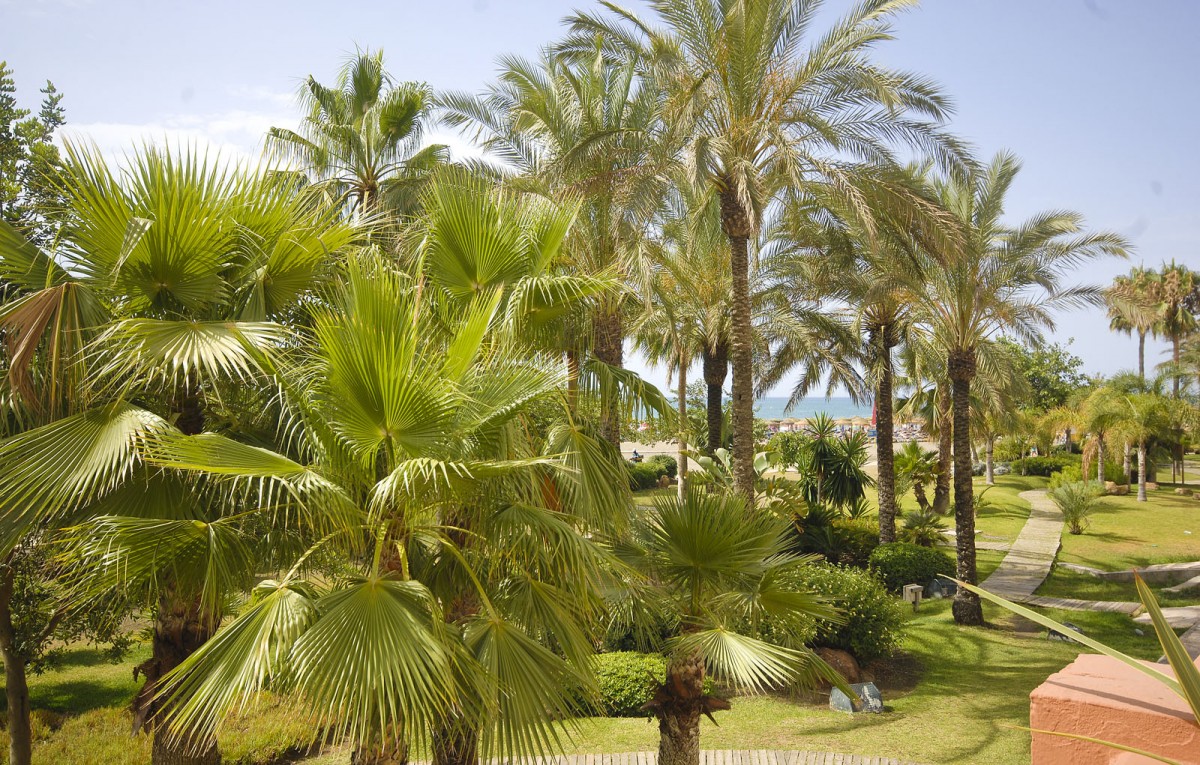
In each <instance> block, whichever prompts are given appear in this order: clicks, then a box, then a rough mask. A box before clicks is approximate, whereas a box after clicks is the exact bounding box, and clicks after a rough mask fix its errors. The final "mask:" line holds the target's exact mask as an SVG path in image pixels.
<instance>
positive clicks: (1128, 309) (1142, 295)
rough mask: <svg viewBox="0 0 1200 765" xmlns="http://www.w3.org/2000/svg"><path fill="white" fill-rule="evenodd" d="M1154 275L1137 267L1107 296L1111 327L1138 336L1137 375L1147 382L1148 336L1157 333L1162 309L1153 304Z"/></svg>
mask: <svg viewBox="0 0 1200 765" xmlns="http://www.w3.org/2000/svg"><path fill="white" fill-rule="evenodd" d="M1154 287H1155V280H1154V273H1153V271H1149V270H1147V269H1146V268H1144V267H1142V266H1136V267H1134V268H1133V269H1131V270H1130V271H1129V274H1128V275H1122V276H1118V277H1117V278H1116V279H1114V280H1113V284H1112V286H1111V287H1109V289H1108V291H1107V292H1106V293H1105V301H1106V302H1107V303H1108V317H1109V320H1110V323H1109V326H1110V327H1111V328H1112V329H1114V330H1116V331H1118V332H1124V333H1126V334H1129V333H1134V332H1136V333H1137V337H1138V374H1139V375H1141V377H1142V379H1143V380H1144V379H1146V335H1148V334H1150V333H1151V332H1153V331H1154V327H1155V326H1156V324H1157V323H1158V320H1159V314H1160V311H1159V306H1158V304H1157V303H1156V302H1155V300H1154Z"/></svg>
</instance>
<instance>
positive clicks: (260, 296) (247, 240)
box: [0, 144, 354, 764]
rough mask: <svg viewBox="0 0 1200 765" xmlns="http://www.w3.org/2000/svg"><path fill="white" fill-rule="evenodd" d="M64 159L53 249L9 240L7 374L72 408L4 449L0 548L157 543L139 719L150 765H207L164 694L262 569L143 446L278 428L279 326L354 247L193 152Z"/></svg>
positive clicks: (213, 752)
mask: <svg viewBox="0 0 1200 765" xmlns="http://www.w3.org/2000/svg"><path fill="white" fill-rule="evenodd" d="M67 158H68V161H67V163H66V166H65V168H64V170H63V175H62V177H61V178H59V179H58V180H57V183H58V185H59V188H60V189H61V191H62V194H63V195H64V199H65V200H66V202H67V204H68V207H69V210H70V216H69V219H68V222H67V223H66V225H65V227H64V229H63V235H62V239H61V241H60V249H59V250H58V251H56V252H55V253H53V254H51V253H47V252H44V251H42V250H40V249H38V248H37V247H34V246H32V245H29V244H27V243H22V242H20V241H19V239H18V238H17V237H15V236H14V235H13V233H12V232H11V231H8V232H7V233H6V235H5V236H4V237H2V238H0V240H2V246H0V270H2V271H3V274H4V277H5V278H6V279H8V280H9V281H11V282H13V283H15V284H18V285H20V286H21V287H22V288H24V289H25V290H27V292H26V294H25V295H24V296H23V297H21V298H19V299H18V300H17V301H16V302H15V303H13V304H11V305H9V306H7V307H6V309H5V315H6V321H7V322H8V323H9V326H11V327H19V328H20V333H21V337H22V342H21V344H20V346H19V347H18V349H17V352H16V353H15V354H14V355H13V356H12V359H11V362H12V367H11V370H10V381H11V382H12V383H13V385H14V387H15V389H16V390H17V391H19V394H20V395H22V396H25V395H27V391H29V390H30V389H31V385H30V380H31V376H30V371H29V370H30V368H31V363H32V361H33V359H34V358H35V357H36V356H37V355H38V354H39V353H46V354H49V355H50V360H49V367H50V369H51V370H54V369H59V370H61V371H59V372H55V373H54V374H55V383H54V384H55V385H61V391H66V390H69V389H70V388H72V387H73V386H75V385H79V388H78V389H79V390H80V391H81V393H80V394H79V397H78V400H77V401H76V402H75V403H74V405H73V406H72V407H70V408H64V407H59V405H57V404H52V405H51V408H50V409H49V410H48V411H49V412H51V413H52V416H51V417H50V418H49V421H47V422H46V424H44V425H42V426H40V427H37V428H33V429H31V430H28V431H26V432H23V433H20V434H18V435H16V436H15V437H13V438H11V439H9V440H7V441H5V442H4V443H3V444H2V445H0V464H2V465H3V466H4V469H3V476H4V477H3V479H0V482H2V483H3V488H2V489H0V491H2V492H3V495H4V496H5V497H6V498H7V502H9V503H10V504H9V507H8V512H6V513H5V514H4V516H3V520H2V521H0V546H2V547H3V549H4V550H9V549H11V548H12V545H13V544H14V542H15V541H16V540H17V539H19V538H20V537H21V536H23V535H24V534H25V533H27V532H28V530H29V529H31V528H35V527H40V526H42V525H45V526H48V527H49V528H51V529H53V528H55V527H56V525H57V524H61V523H64V522H66V520H67V519H70V522H72V523H74V524H76V525H77V526H78V528H79V529H81V531H80V532H78V534H77V535H76V539H77V542H78V543H79V544H84V543H85V541H86V539H87V538H88V532H92V531H94V532H95V533H96V534H98V535H103V536H105V537H106V538H108V539H119V538H124V537H126V536H136V535H138V534H150V535H152V537H153V538H154V539H156V547H155V549H156V550H157V551H158V552H157V557H155V559H154V560H153V561H152V562H151V563H149V564H148V565H147V568H145V569H143V570H142V571H141V572H140V573H141V574H142V575H144V576H143V579H142V580H141V582H140V584H142V585H144V588H143V589H138V588H130V589H129V591H130V592H131V593H137V594H144V595H145V597H146V598H147V599H149V600H150V602H153V603H154V604H155V608H154V614H155V621H154V639H153V651H152V655H151V658H150V659H149V660H148V661H146V662H144V663H143V664H141V665H139V667H138V668H137V671H138V672H139V673H140V674H142V675H144V676H145V678H146V683H145V685H144V686H143V688H142V690H141V691H140V692H139V693H138V696H137V697H136V699H135V702H134V707H135V721H136V722H137V724H138V725H139V726H141V725H145V726H146V727H148V728H150V729H152V730H153V731H154V734H155V735H154V743H153V759H154V762H155V763H156V764H157V763H162V762H171V763H209V762H215V761H218V760H219V754H218V752H217V749H216V742H215V739H212V738H208V737H203V736H201V737H198V738H190V739H186V740H180V739H175V738H172V737H169V736H166V735H164V734H163V732H162V728H161V724H160V723H161V719H162V717H163V716H164V715H165V714H166V713H168V711H169V709H168V707H167V706H166V705H164V704H163V702H162V701H161V699H159V698H158V697H157V692H158V690H159V688H160V681H161V678H162V677H163V676H164V675H166V674H167V673H169V672H170V671H171V670H172V669H173V668H174V667H176V666H177V665H178V664H179V663H180V662H182V661H183V660H184V659H185V658H186V657H187V656H188V655H189V654H190V653H191V652H193V651H194V650H195V649H196V648H197V647H198V646H200V645H201V644H203V643H204V642H205V641H206V640H207V639H208V637H209V636H210V635H211V634H212V632H213V631H214V630H215V629H216V626H217V624H218V623H219V621H220V618H221V616H222V611H221V608H222V601H223V599H224V597H225V595H226V594H228V593H230V592H236V591H237V590H238V589H239V588H241V587H243V586H246V585H248V584H249V583H250V581H251V580H252V577H253V575H254V573H255V570H256V569H255V568H254V565H253V561H255V560H256V559H269V557H270V554H271V553H270V551H269V549H267V550H264V549H259V550H257V551H255V552H254V553H253V554H251V551H250V549H249V545H248V542H247V541H246V540H245V539H239V538H237V531H236V530H234V528H232V527H236V526H237V522H236V521H229V520H228V517H229V516H230V514H236V511H237V508H236V507H232V506H230V505H229V504H228V503H225V502H223V501H222V498H221V497H219V496H215V495H213V494H211V493H207V492H205V491H203V490H202V488H199V487H190V486H188V485H186V484H184V483H182V482H180V481H178V480H174V479H172V478H170V477H164V476H160V475H158V474H157V473H156V472H154V471H151V470H149V469H148V468H147V467H146V465H145V463H144V460H143V459H142V454H141V448H142V447H143V446H144V445H145V444H146V443H148V441H149V439H150V438H151V437H152V436H159V435H165V434H168V433H192V434H194V433H199V432H201V431H202V430H204V428H205V427H206V423H208V422H210V421H211V419H212V416H213V415H214V414H216V413H217V412H219V411H220V408H221V407H222V406H223V405H224V402H226V401H229V400H232V399H233V398H236V397H238V396H245V397H246V398H248V399H250V400H255V398H256V397H257V399H258V400H255V403H254V406H255V408H256V409H257V410H258V411H264V410H265V412H266V415H265V417H266V418H269V416H270V413H271V408H270V407H269V406H268V405H266V402H267V400H268V399H269V392H267V391H263V390H262V389H260V388H257V387H256V386H255V384H254V380H255V377H256V372H257V369H258V364H257V362H256V361H255V359H256V358H257V357H258V356H260V355H263V354H270V353H273V352H274V351H275V350H277V349H278V348H279V346H280V344H281V343H284V342H285V341H286V340H287V337H288V333H287V331H286V330H285V328H284V327H283V326H282V325H281V324H279V323H277V321H276V320H277V319H278V318H280V317H281V316H284V315H286V314H287V313H288V312H289V311H291V310H292V309H293V308H294V307H295V306H296V305H297V303H299V302H301V301H303V300H306V299H310V298H311V297H312V293H311V292H310V290H311V289H312V285H314V283H316V282H318V281H319V280H320V279H321V278H322V277H323V276H324V275H326V274H327V273H328V272H329V271H330V269H331V268H332V266H333V258H332V257H331V256H332V254H333V253H338V252H340V251H342V250H343V249H344V248H345V247H346V246H347V245H348V244H349V243H350V242H351V241H352V240H353V237H354V232H353V230H352V229H350V228H349V227H347V226H346V225H345V224H343V223H341V222H339V221H338V220H337V219H336V217H335V216H333V215H331V214H330V213H329V212H328V211H325V210H322V208H321V207H320V206H319V205H318V204H317V201H318V200H316V199H315V198H314V197H313V195H311V194H296V193H295V191H294V189H293V188H291V187H290V186H289V185H287V184H283V183H279V182H278V181H277V180H276V179H266V180H264V179H263V178H262V177H259V176H257V175H254V174H251V173H248V172H246V171H245V170H242V169H239V168H232V167H221V166H220V165H214V164H208V163H207V162H206V161H205V160H202V159H201V158H200V157H198V156H197V155H195V154H193V153H190V152H187V153H182V154H179V155H176V154H173V153H170V152H160V151H157V150H153V149H147V150H143V151H141V152H138V153H136V154H135V155H133V157H132V159H131V164H130V167H129V168H128V169H127V170H126V171H125V172H124V173H122V174H117V173H114V172H113V171H112V170H111V169H110V168H109V167H108V165H107V164H106V162H105V161H104V160H103V159H102V158H101V156H100V154H99V152H98V151H97V150H95V149H86V148H80V147H77V146H75V145H71V144H68V146H67ZM89 338H90V342H88V343H87V346H86V347H82V346H81V345H80V344H81V343H83V342H86V341H88V340H89ZM89 360H90V363H87V362H88V361H89ZM80 375H85V376H84V377H80ZM49 395H50V397H51V399H52V400H53V399H54V398H57V397H58V396H60V395H62V393H61V392H60V391H57V390H56V391H52V392H51V393H50V394H49ZM54 407H58V408H54ZM257 424H258V423H252V424H251V426H253V425H257ZM227 528H229V531H228V532H226V529H227ZM263 541H264V544H265V545H266V547H267V548H270V547H272V546H273V545H274V544H276V543H277V542H278V540H276V539H275V538H274V537H268V538H264V539H263ZM222 545H230V547H229V548H228V552H229V553H230V555H231V560H230V562H229V563H228V567H222V568H221V569H220V570H219V571H217V572H210V573H213V576H212V577H211V578H207V579H204V581H203V582H202V581H201V578H198V577H197V576H196V575H195V574H196V572H197V570H203V569H204V568H205V563H206V561H207V560H208V556H209V555H210V554H213V553H214V552H215V551H216V549H217V548H218V547H220V546H222ZM97 554H98V553H97ZM100 557H103V556H100ZM83 560H84V561H88V562H94V561H96V560H99V558H84V559H83Z"/></svg>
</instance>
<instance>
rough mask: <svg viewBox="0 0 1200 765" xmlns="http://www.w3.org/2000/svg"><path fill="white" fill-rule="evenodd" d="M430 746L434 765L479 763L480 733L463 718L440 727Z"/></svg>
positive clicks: (435, 732)
mask: <svg viewBox="0 0 1200 765" xmlns="http://www.w3.org/2000/svg"><path fill="white" fill-rule="evenodd" d="M430 744H431V747H430V748H431V749H432V750H433V765H477V763H478V761H479V732H478V731H477V730H475V729H474V728H473V727H472V726H471V725H469V724H468V723H467V721H466V720H464V719H462V718H453V719H451V720H448V721H446V722H444V723H443V724H442V725H439V726H438V727H437V728H436V729H435V730H434V731H433V735H432V736H431V741H430Z"/></svg>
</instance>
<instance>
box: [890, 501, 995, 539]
mask: <svg viewBox="0 0 1200 765" xmlns="http://www.w3.org/2000/svg"><path fill="white" fill-rule="evenodd" d="M976 507H977V508H978V505H977V506H976ZM945 529H946V521H945V519H943V518H942V516H941V515H939V514H938V513H936V512H935V511H934V510H932V509H923V510H909V511H908V512H907V513H905V514H904V525H903V526H901V528H900V538H901V539H902V540H904V541H905V542H911V543H912V544H915V545H920V546H921V547H933V546H935V545H937V544H938V543H939V542H942V541H944V540H945V539H946V537H945V535H943V534H942V532H943V531H944V530H945Z"/></svg>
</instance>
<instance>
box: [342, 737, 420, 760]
mask: <svg viewBox="0 0 1200 765" xmlns="http://www.w3.org/2000/svg"><path fill="white" fill-rule="evenodd" d="M350 765H408V745H407V744H405V743H403V742H401V741H395V740H389V741H386V742H384V743H376V744H374V745H362V746H359V747H358V748H357V749H355V750H354V751H353V752H351V753H350Z"/></svg>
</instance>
